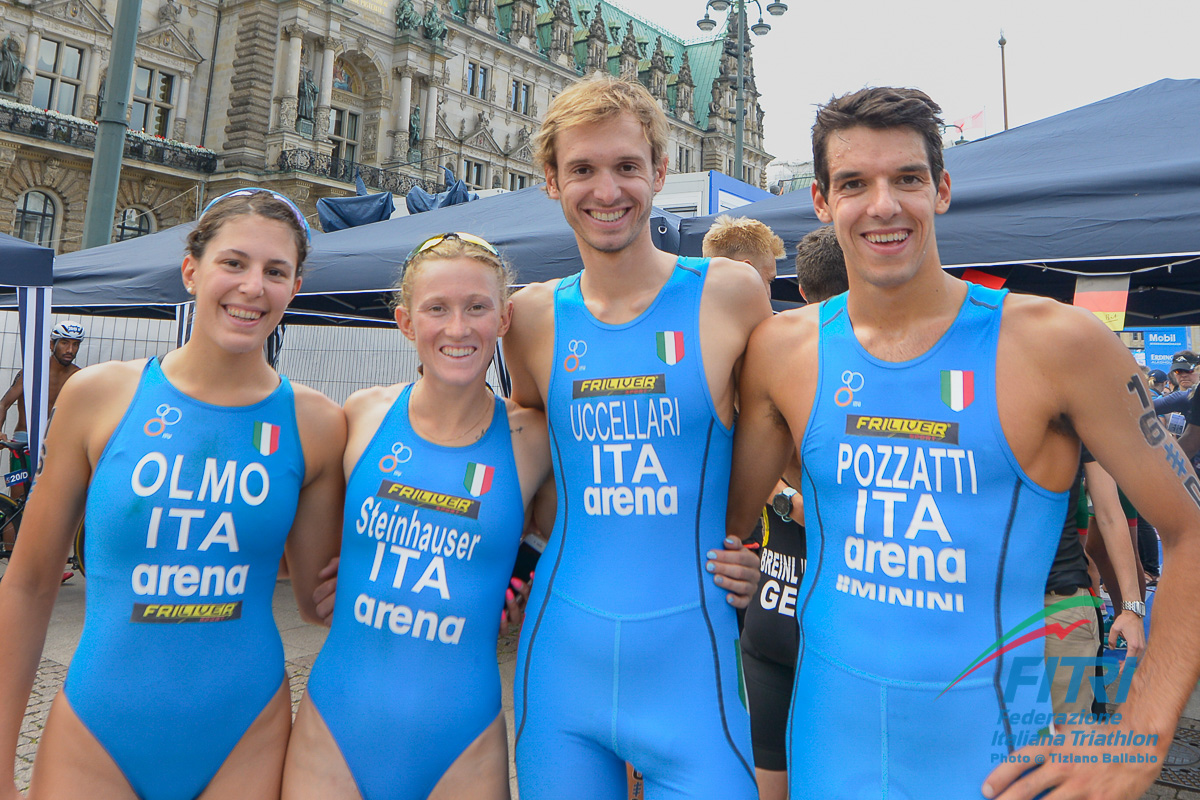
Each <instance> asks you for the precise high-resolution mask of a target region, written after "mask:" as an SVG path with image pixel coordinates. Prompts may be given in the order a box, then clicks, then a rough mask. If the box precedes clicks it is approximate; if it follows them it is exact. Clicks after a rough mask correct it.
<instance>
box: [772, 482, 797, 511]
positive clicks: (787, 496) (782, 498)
mask: <svg viewBox="0 0 1200 800" xmlns="http://www.w3.org/2000/svg"><path fill="white" fill-rule="evenodd" d="M795 496H796V490H795V489H793V488H792V487H790V486H789V487H787V488H786V489H784V490H783V491H782V492H780V493H779V494H777V495H775V496H774V497H773V498H771V508H772V509H774V511H775V513H776V514H777V515H779V518H780V519H791V517H790V516H789V515H790V514H791V513H792V498H793V497H795Z"/></svg>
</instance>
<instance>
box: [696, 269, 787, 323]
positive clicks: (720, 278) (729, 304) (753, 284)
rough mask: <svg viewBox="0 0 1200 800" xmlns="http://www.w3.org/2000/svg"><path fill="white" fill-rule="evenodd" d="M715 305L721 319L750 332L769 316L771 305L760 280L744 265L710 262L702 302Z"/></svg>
mask: <svg viewBox="0 0 1200 800" xmlns="http://www.w3.org/2000/svg"><path fill="white" fill-rule="evenodd" d="M710 298H711V299H712V300H713V301H715V302H716V303H717V308H719V309H720V312H721V315H722V316H723V317H729V318H731V319H733V320H736V321H738V322H740V323H742V324H744V325H748V326H749V329H753V327H754V326H755V325H757V324H758V323H759V322H761V321H762V320H763V319H765V318H766V317H767V316H769V315H770V313H771V303H770V300H769V299H768V297H767V295H766V293H765V292H764V291H763V283H762V279H761V278H760V277H759V276H758V272H756V271H755V269H754V267H752V266H750V265H749V264H747V263H746V262H745V261H733V260H731V259H728V258H719V257H718V258H713V259H711V260H710V261H709V266H708V276H707V278H706V279H705V282H704V299H705V301H708V300H709V299H710Z"/></svg>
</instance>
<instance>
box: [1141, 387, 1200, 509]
mask: <svg viewBox="0 0 1200 800" xmlns="http://www.w3.org/2000/svg"><path fill="white" fill-rule="evenodd" d="M1125 388H1126V389H1128V390H1129V393H1130V394H1135V395H1137V398H1138V402H1140V403H1141V404H1142V408H1143V409H1145V411H1144V412H1143V414H1142V416H1141V417H1140V418H1139V419H1138V427H1140V428H1141V430H1142V438H1143V439H1145V440H1146V444H1148V445H1150V446H1151V447H1158V446H1159V445H1162V450H1163V453H1164V455H1165V456H1166V459H1167V463H1168V464H1170V465H1171V469H1173V470H1174V471H1175V474H1176V475H1178V476H1179V479H1180V480H1181V481H1182V482H1183V488H1185V489H1187V493H1188V495H1189V496H1190V497H1191V498H1192V502H1193V503H1195V504H1196V507H1197V508H1200V480H1197V479H1196V474H1195V473H1194V472H1193V471H1192V470H1191V469H1189V468H1188V466H1189V462H1188V459H1187V456H1186V455H1184V453H1183V451H1182V450H1180V449H1179V447H1178V446H1177V445H1176V444H1175V440H1174V439H1172V438H1171V437H1169V436H1167V432H1166V430H1165V429H1164V428H1163V426H1162V423H1161V422H1159V421H1158V415H1157V414H1155V413H1154V404H1153V403H1151V402H1150V398H1149V396H1147V394H1146V387H1145V386H1143V385H1142V378H1141V376H1140V375H1134V376H1132V377H1131V378H1130V379H1129V383H1128V384H1126V386H1125Z"/></svg>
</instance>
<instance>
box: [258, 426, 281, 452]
mask: <svg viewBox="0 0 1200 800" xmlns="http://www.w3.org/2000/svg"><path fill="white" fill-rule="evenodd" d="M254 449H255V450H257V451H258V452H260V453H262V454H263V455H264V456H269V455H271V454H272V453H274V452H275V451H276V450H278V449H279V426H278V425H272V424H271V423H269V422H256V423H254Z"/></svg>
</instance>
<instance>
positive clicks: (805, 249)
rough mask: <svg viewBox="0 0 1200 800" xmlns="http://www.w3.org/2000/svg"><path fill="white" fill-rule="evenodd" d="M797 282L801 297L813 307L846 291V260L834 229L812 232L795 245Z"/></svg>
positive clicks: (820, 229)
mask: <svg viewBox="0 0 1200 800" xmlns="http://www.w3.org/2000/svg"><path fill="white" fill-rule="evenodd" d="M796 280H798V281H799V282H800V295H801V296H802V297H803V298H804V299H805V300H807V301H808V302H810V303H819V302H821V301H822V300H827V299H828V298H830V297H833V296H834V295H837V294H841V293H842V292H844V291H846V290H847V289H848V288H849V286H850V284H849V283H848V282H847V280H846V259H845V258H844V257H843V256H842V246H841V245H840V244H838V240H837V235H836V234H834V232H833V226H832V225H825V226H823V227H820V228H817V229H816V230H815V231H811V232H809V233H808V234H807V235H805V237H804V238H803V239H801V240H800V244H798V245H796Z"/></svg>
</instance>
